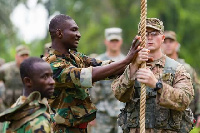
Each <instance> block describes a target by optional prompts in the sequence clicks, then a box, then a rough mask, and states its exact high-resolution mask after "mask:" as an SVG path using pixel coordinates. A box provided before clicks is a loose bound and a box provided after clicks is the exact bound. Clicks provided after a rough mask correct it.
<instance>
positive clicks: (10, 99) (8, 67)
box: [0, 61, 23, 107]
mask: <svg viewBox="0 0 200 133" xmlns="http://www.w3.org/2000/svg"><path fill="white" fill-rule="evenodd" d="M0 80H2V81H3V82H4V84H5V88H6V91H5V93H4V94H3V97H4V99H3V102H4V104H5V105H6V106H7V107H10V106H11V105H12V104H14V103H15V101H16V100H17V99H18V98H19V97H20V96H21V95H22V90H23V84H22V80H21V77H20V72H19V68H18V67H17V65H16V62H15V61H13V62H9V63H6V64H4V65H2V66H1V67H0Z"/></svg>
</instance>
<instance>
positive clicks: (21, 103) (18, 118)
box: [0, 92, 51, 133]
mask: <svg viewBox="0 0 200 133" xmlns="http://www.w3.org/2000/svg"><path fill="white" fill-rule="evenodd" d="M48 111H49V107H48V102H47V99H46V98H43V99H42V100H41V95H40V93H39V92H32V93H31V94H30V95H29V97H25V96H21V97H20V98H19V99H18V100H17V101H16V103H15V104H14V105H13V106H12V107H11V108H9V109H7V110H6V111H4V112H3V113H1V114H0V121H1V122H5V121H7V122H5V123H4V127H3V133H39V132H41V133H50V132H51V127H50V115H49V113H47V112H48Z"/></svg>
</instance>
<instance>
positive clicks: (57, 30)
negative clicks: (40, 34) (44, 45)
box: [56, 29, 63, 39]
mask: <svg viewBox="0 0 200 133" xmlns="http://www.w3.org/2000/svg"><path fill="white" fill-rule="evenodd" d="M56 36H57V37H58V38H59V39H61V38H62V36H63V34H62V31H61V29H56Z"/></svg>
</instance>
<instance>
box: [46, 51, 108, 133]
mask: <svg viewBox="0 0 200 133" xmlns="http://www.w3.org/2000/svg"><path fill="white" fill-rule="evenodd" d="M69 53H70V54H69V55H63V54H61V53H59V52H58V51H55V50H53V49H51V50H50V53H49V56H48V57H45V58H44V60H45V61H47V62H48V63H50V66H51V68H52V70H53V78H54V80H55V82H56V83H55V91H54V95H53V97H52V98H51V99H50V100H49V103H50V106H51V107H52V108H53V109H54V110H55V112H56V113H55V116H53V119H54V121H55V124H56V125H64V126H65V127H66V128H69V127H77V126H79V125H80V124H83V123H88V122H90V121H92V120H93V119H95V117H96V111H97V109H96V107H95V106H94V104H93V103H92V102H91V100H90V96H89V93H88V88H89V87H90V88H91V87H92V67H95V66H101V65H105V64H108V63H111V61H107V62H102V61H99V60H96V59H95V58H89V57H87V56H85V55H84V54H82V53H79V52H76V51H74V50H70V51H69ZM55 129H56V131H55ZM60 130H61V128H60V129H59V128H54V132H63V130H61V131H60ZM66 130H67V129H66Z"/></svg>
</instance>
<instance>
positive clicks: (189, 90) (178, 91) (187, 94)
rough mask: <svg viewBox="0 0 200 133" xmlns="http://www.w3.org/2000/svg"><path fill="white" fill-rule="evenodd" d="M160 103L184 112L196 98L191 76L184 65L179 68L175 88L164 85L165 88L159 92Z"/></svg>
mask: <svg viewBox="0 0 200 133" xmlns="http://www.w3.org/2000/svg"><path fill="white" fill-rule="evenodd" d="M158 93H160V95H159V94H158V97H157V99H158V103H159V104H160V105H161V106H164V107H166V108H170V109H174V110H178V111H183V110H185V109H186V108H187V107H188V106H189V104H190V102H191V101H192V99H193V97H194V90H193V87H192V82H191V78H190V75H189V74H188V73H187V72H186V70H185V68H184V67H183V65H179V66H178V67H177V70H176V73H175V78H174V84H173V87H172V86H170V85H168V84H166V83H163V88H162V89H160V90H159V91H158Z"/></svg>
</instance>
